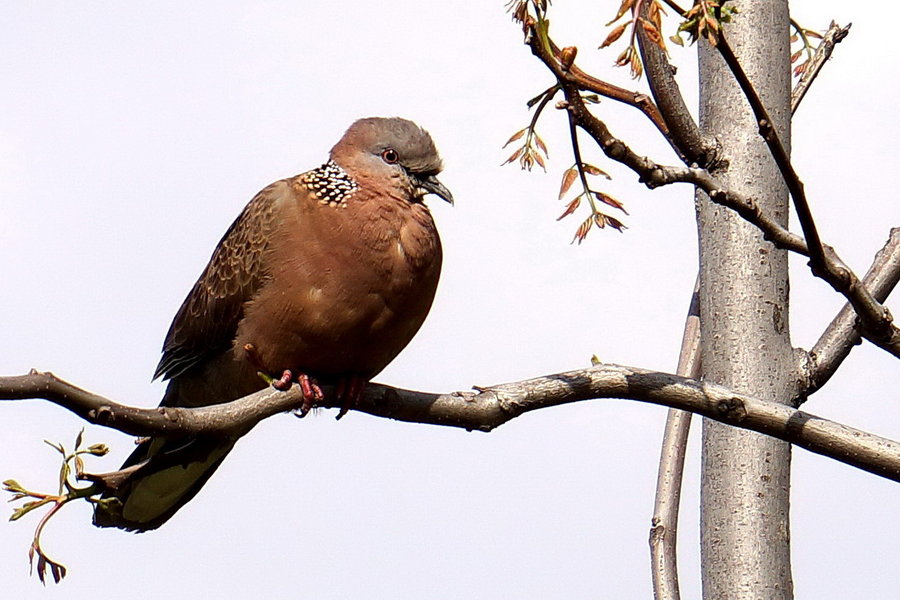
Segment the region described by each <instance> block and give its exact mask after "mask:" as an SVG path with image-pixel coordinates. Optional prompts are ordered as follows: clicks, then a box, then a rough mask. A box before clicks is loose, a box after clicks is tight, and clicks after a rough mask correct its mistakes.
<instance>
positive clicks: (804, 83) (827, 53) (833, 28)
mask: <svg viewBox="0 0 900 600" xmlns="http://www.w3.org/2000/svg"><path fill="white" fill-rule="evenodd" d="M851 25H853V23H850V24H849V25H847V26H846V27H841V26H840V25H838V24H837V23H835V22H834V21H832V22H831V25H830V26H829V27H828V31H827V32H825V37H823V38H822V41H821V42H820V43H819V45H818V46H817V47H816V52H815V54H813V57H812V58H811V59H810V60H809V62H808V64H807V65H806V70H805V71H803V75H801V76H800V81H798V82H797V85H795V86H794V89H793V91H792V92H791V116H793V115H794V113H796V112H797V107H798V106H800V102H802V101H803V97H804V96H806V92H808V91H809V86H811V85H812V83H813V81H815V79H816V77H818V75H819V72H820V71H821V70H822V67H824V66H825V63H826V62H827V61H828V59H829V58H831V53H832V52H834V47H835V45H837V44H839V43H841V42H842V41H843V40H844V38H845V37H847V35H848V34H849V33H850V26H851Z"/></svg>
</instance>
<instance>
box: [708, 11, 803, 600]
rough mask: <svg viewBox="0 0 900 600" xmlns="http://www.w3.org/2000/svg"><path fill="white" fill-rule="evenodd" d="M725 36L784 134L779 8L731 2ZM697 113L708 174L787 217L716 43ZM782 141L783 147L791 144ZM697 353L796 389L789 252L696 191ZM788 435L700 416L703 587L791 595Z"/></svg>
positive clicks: (747, 378)
mask: <svg viewBox="0 0 900 600" xmlns="http://www.w3.org/2000/svg"><path fill="white" fill-rule="evenodd" d="M736 4H737V5H738V8H739V10H740V12H739V13H738V15H737V16H736V18H735V19H734V22H733V23H732V24H731V25H729V26H728V27H727V28H726V36H727V38H728V40H729V42H730V44H731V46H732V48H733V49H734V52H735V54H736V55H737V57H738V59H739V60H740V62H741V64H742V65H743V68H744V70H745V72H746V73H747V74H748V76H749V78H750V80H751V82H752V83H753V85H754V87H755V88H756V90H757V92H758V93H759V95H760V96H761V98H762V100H763V102H764V104H765V105H766V107H767V109H768V110H769V113H770V116H771V117H772V119H773V121H774V125H775V127H776V128H777V131H778V133H779V135H780V136H781V138H782V140H783V142H784V143H785V144H786V145H788V144H789V141H790V91H791V90H790V67H789V34H788V22H789V21H788V19H789V17H788V7H787V2H785V1H783V0H770V1H768V2H740V3H736ZM700 95H701V100H700V104H701V106H700V121H701V128H702V130H703V132H704V134H705V135H712V136H714V137H715V138H717V139H718V141H719V142H720V144H721V147H722V148H723V157H724V158H725V159H726V162H725V163H723V164H722V165H720V166H719V167H718V168H717V169H716V173H715V174H716V176H718V177H719V178H720V179H721V180H722V181H724V182H726V184H727V186H728V187H730V188H732V189H735V190H738V191H740V192H741V193H742V194H744V195H746V196H748V197H751V198H754V199H756V201H757V202H758V203H759V207H760V209H761V210H762V211H763V212H765V213H767V214H768V215H770V216H771V217H772V218H773V219H774V220H776V221H778V222H779V223H781V224H782V225H786V224H787V216H788V195H787V189H786V187H785V185H784V183H783V181H782V179H781V176H780V175H779V171H778V169H777V167H776V165H775V163H774V161H773V160H772V157H771V155H770V153H769V151H768V149H767V148H766V145H765V144H764V143H763V141H762V139H761V138H760V136H759V133H758V131H759V125H758V123H757V122H756V120H755V118H754V116H753V113H752V112H751V110H750V107H749V105H748V103H747V100H746V99H745V97H744V95H743V94H742V93H741V90H740V89H739V88H738V86H737V84H736V83H735V81H734V76H733V75H732V74H731V72H730V71H729V69H728V67H727V66H726V64H725V62H724V61H723V60H722V58H721V56H720V55H719V53H718V51H717V49H716V48H713V47H711V46H710V45H709V44H706V43H703V44H702V47H701V49H700ZM788 147H789V146H788ZM697 210H698V227H699V235H700V273H701V276H700V277H701V278H700V281H701V291H700V315H701V318H700V322H701V331H702V333H701V339H702V342H701V344H702V349H701V364H702V365H703V376H704V378H705V379H706V380H708V381H714V382H716V383H720V384H722V385H725V386H728V387H731V388H733V389H735V390H740V391H742V392H745V393H751V394H754V395H757V396H760V397H763V398H766V399H768V400H773V401H777V402H783V403H787V402H788V401H789V400H790V399H791V397H792V396H793V394H794V392H795V391H796V389H797V385H798V382H797V377H796V373H795V370H794V364H795V361H794V357H793V350H792V347H791V341H790V334H789V327H788V265H787V253H786V252H785V251H783V250H778V249H776V248H775V247H774V246H773V245H772V244H771V243H769V242H766V241H764V240H763V238H762V235H761V234H760V232H759V230H758V229H757V228H755V227H753V226H752V225H750V224H749V223H747V222H746V221H745V220H743V219H742V218H741V217H740V216H738V215H737V214H735V213H734V212H733V211H730V210H727V209H725V208H723V207H721V206H718V205H715V204H713V203H711V202H710V201H709V200H708V199H707V198H706V196H705V195H704V194H702V193H699V194H698V201H697ZM790 452H791V450H790V446H789V445H788V444H786V443H784V442H781V441H779V440H774V439H772V438H767V437H765V436H761V435H759V434H756V433H752V432H749V431H742V430H738V429H734V428H729V427H726V426H723V425H721V424H719V423H716V422H713V421H710V420H708V419H707V420H704V425H703V460H702V470H703V472H702V484H701V485H702V489H701V564H702V570H703V572H702V578H703V597H704V598H705V599H706V600H713V599H715V600H718V599H729V600H735V599H750V598H766V599H788V598H792V597H793V584H792V580H791V570H790V530H789V501H790V461H791V453H790Z"/></svg>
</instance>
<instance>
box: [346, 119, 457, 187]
mask: <svg viewBox="0 0 900 600" xmlns="http://www.w3.org/2000/svg"><path fill="white" fill-rule="evenodd" d="M331 160H332V161H334V162H335V163H337V164H338V165H339V166H340V167H341V168H343V169H344V170H345V171H346V172H347V174H348V175H350V177H352V178H353V179H354V180H356V181H358V182H359V183H360V184H362V185H364V186H377V187H382V186H387V187H390V188H393V190H395V191H397V192H399V193H400V194H402V195H403V196H405V197H406V199H408V200H410V201H412V202H421V200H422V197H423V196H425V195H426V194H434V195H436V196H439V197H440V198H443V199H444V200H446V201H447V202H449V203H450V204H453V194H451V193H450V190H448V189H447V188H446V187H445V186H444V184H442V183H441V182H440V181H439V180H438V178H437V175H438V173H440V172H441V167H442V165H441V157H440V156H439V155H438V152H437V149H436V148H435V146H434V142H433V141H432V140H431V136H430V135H428V132H427V131H425V130H424V129H422V128H421V127H419V126H418V125H416V124H415V123H413V122H412V121H408V120H406V119H401V118H398V117H394V118H383V117H370V118H367V119H360V120H358V121H356V122H355V123H353V125H351V126H350V128H349V129H347V132H346V133H344V137H342V138H341V140H340V141H339V142H338V143H337V144H336V145H335V146H334V148H332V149H331Z"/></svg>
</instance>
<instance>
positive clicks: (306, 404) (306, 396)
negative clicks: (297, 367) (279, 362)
mask: <svg viewBox="0 0 900 600" xmlns="http://www.w3.org/2000/svg"><path fill="white" fill-rule="evenodd" d="M296 379H297V385H299V386H300V391H301V392H302V393H303V403H302V404H301V405H300V414H299V416H300V417H305V416H306V415H307V413H308V412H309V411H310V410H312V407H313V406H315V404H316V402H319V401H321V400H322V399H323V398H325V395H324V394H323V393H322V388H320V387H319V384H318V383H316V380H315V379H311V378H310V377H309V375H306V374H305V373H300V374H299V375H297V378H296ZM293 382H294V374H293V373H291V370H290V369H285V370H284V373H282V374H281V377H279V378H278V379H275V380H273V381H272V387H273V388H275V389H276V390H281V391H282V392H284V391H286V390H289V389H290V387H291V385H293Z"/></svg>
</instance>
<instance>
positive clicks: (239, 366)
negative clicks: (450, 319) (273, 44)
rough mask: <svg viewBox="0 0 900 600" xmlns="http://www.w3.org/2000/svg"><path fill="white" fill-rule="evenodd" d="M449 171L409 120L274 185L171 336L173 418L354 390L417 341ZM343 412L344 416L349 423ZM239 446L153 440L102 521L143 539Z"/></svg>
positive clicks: (159, 373)
mask: <svg viewBox="0 0 900 600" xmlns="http://www.w3.org/2000/svg"><path fill="white" fill-rule="evenodd" d="M440 170H441V162H440V158H439V157H438V153H437V150H436V149H435V147H434V143H433V142H432V140H431V137H430V136H429V135H428V133H427V132H425V131H424V130H423V129H421V128H420V127H418V126H417V125H416V124H415V123H412V122H411V121H407V120H404V119H398V118H392V119H383V118H370V119H361V120H359V121H357V122H355V123H354V124H353V125H352V126H351V127H350V128H349V129H348V130H347V132H346V133H345V134H344V136H343V137H342V138H341V140H340V141H339V142H338V143H337V145H335V147H334V148H333V149H332V150H331V155H330V160H329V161H328V162H327V163H325V164H324V165H322V166H321V167H319V168H317V169H313V170H312V171H308V172H306V173H303V174H301V175H298V176H296V177H293V178H290V179H284V180H281V181H278V182H276V183H273V184H272V185H270V186H268V187H267V188H265V189H264V190H262V191H261V192H260V193H259V194H257V195H256V197H255V198H253V200H251V201H250V203H249V204H248V205H247V206H246V208H244V210H243V212H242V213H241V214H240V216H239V217H238V218H237V220H235V222H234V223H233V224H232V226H231V227H230V228H229V229H228V231H227V232H226V233H225V236H224V237H223V238H222V240H221V241H220V242H219V245H218V247H217V248H216V250H215V251H214V252H213V255H212V258H211V259H210V262H209V264H208V265H207V267H206V269H205V270H204V271H203V273H202V274H201V276H200V279H199V280H198V281H197V283H196V284H195V285H194V287H193V289H192V290H191V292H190V293H189V294H188V296H187V298H186V299H185V301H184V303H183V304H182V306H181V308H180V309H179V311H178V313H177V314H176V316H175V319H174V321H173V322H172V325H171V327H170V329H169V333H168V335H167V336H166V341H165V344H164V346H163V356H162V359H161V360H160V363H159V366H158V367H157V370H156V375H155V376H156V377H163V378H166V379H169V380H170V382H169V386H168V388H167V390H166V393H165V396H164V397H163V400H162V403H161V404H162V405H164V406H206V405H210V404H217V403H222V402H228V401H230V400H234V399H236V398H240V397H242V396H245V395H247V394H250V393H252V392H255V391H257V390H259V389H262V388H263V387H264V386H265V383H264V381H263V380H262V379H261V378H260V376H259V375H258V373H257V372H258V371H264V372H265V373H267V374H270V375H272V376H274V377H276V378H278V377H281V376H282V374H283V373H285V374H286V373H288V372H289V373H290V374H291V375H293V376H295V377H300V378H301V379H302V380H303V381H304V384H306V381H308V380H307V379H306V378H310V379H311V380H312V382H313V383H312V391H311V392H310V394H308V397H307V398H306V399H305V400H306V401H305V405H306V406H305V408H307V409H308V407H309V405H311V404H312V403H313V402H314V401H315V392H317V391H318V387H317V386H316V385H315V381H316V380H318V381H321V382H323V383H337V384H339V387H340V388H341V389H344V390H346V389H347V388H348V382H349V389H350V391H349V392H348V393H347V394H348V398H345V402H348V403H349V404H352V403H353V401H354V400H355V397H354V396H355V395H358V393H359V391H360V386H359V383H360V382H366V381H368V380H369V379H371V378H372V377H374V376H375V375H377V374H378V373H379V372H380V371H381V370H382V369H384V367H386V366H387V364H388V363H389V362H390V361H391V360H393V358H394V357H395V356H396V355H397V354H398V353H399V352H400V351H401V350H402V349H403V348H404V347H405V346H406V345H407V344H408V343H409V341H410V340H411V339H412V337H413V335H415V333H416V331H418V329H419V327H420V326H421V325H422V322H423V321H424V319H425V316H426V315H427V314H428V311H429V309H430V308H431V303H432V300H433V299H434V293H435V289H436V287H437V283H438V277H439V275H440V269H441V243H440V238H439V237H438V233H437V230H436V229H435V226H434V221H433V220H432V218H431V213H430V212H429V210H428V208H427V207H426V206H425V204H424V203H423V202H422V197H423V196H424V195H425V194H428V193H432V194H436V195H438V196H440V197H442V198H443V199H445V200H447V201H449V202H452V196H451V195H450V192H449V191H448V190H447V189H446V188H445V187H444V186H443V185H442V184H441V183H440V182H439V181H438V180H437V178H436V175H437V174H438V173H439V172H440ZM342 412H343V411H342ZM236 440H237V438H235V439H233V440H221V439H191V440H171V441H165V440H161V439H150V440H146V441H144V442H143V443H141V444H140V445H139V446H138V448H137V449H136V450H135V452H134V453H133V454H132V455H131V456H130V457H129V458H128V460H126V462H125V464H124V465H123V468H125V467H131V466H135V465H143V466H140V467H138V468H137V469H136V471H135V472H134V473H133V474H132V476H131V477H130V478H129V479H128V480H127V481H126V482H125V483H124V484H123V485H122V486H120V487H119V489H117V490H115V491H114V492H110V493H108V497H107V498H105V499H104V500H103V501H102V502H101V503H100V504H98V506H97V508H96V510H95V512H94V523H95V524H96V525H99V526H103V527H109V526H113V527H121V528H124V529H130V530H138V531H145V530H147V529H154V528H156V527H159V526H160V525H161V524H163V523H164V522H165V521H166V520H168V519H169V518H170V517H171V516H172V514H174V513H175V511H177V510H178V509H179V508H180V507H181V506H182V505H184V503H186V502H187V501H188V500H190V499H191V498H192V497H193V496H194V494H196V493H197V491H199V489H200V487H202V485H203V483H205V482H206V480H207V479H208V478H209V476H210V475H212V473H213V472H214V471H215V469H216V468H217V467H218V465H219V464H220V463H221V461H222V460H223V459H224V458H225V455H226V454H227V453H228V452H229V451H230V450H231V448H232V447H233V446H234V443H235V441H236Z"/></svg>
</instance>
